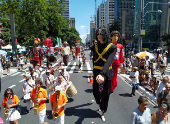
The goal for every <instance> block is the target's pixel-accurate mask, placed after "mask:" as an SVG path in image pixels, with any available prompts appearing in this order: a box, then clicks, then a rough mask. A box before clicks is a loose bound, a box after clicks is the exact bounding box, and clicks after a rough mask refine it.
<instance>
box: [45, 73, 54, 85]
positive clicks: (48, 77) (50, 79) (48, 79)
mask: <svg viewBox="0 0 170 124" xmlns="http://www.w3.org/2000/svg"><path fill="white" fill-rule="evenodd" d="M45 80H46V82H47V87H48V86H49V85H50V81H54V76H53V75H52V74H50V75H49V76H48V75H47V76H46V78H45Z"/></svg>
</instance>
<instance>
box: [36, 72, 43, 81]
mask: <svg viewBox="0 0 170 124" xmlns="http://www.w3.org/2000/svg"><path fill="white" fill-rule="evenodd" d="M36 73H37V75H38V78H39V79H40V80H42V81H43V76H42V73H41V72H40V71H39V70H36Z"/></svg>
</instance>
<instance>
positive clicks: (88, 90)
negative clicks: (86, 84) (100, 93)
mask: <svg viewBox="0 0 170 124" xmlns="http://www.w3.org/2000/svg"><path fill="white" fill-rule="evenodd" d="M85 92H86V93H92V92H93V89H86V90H85Z"/></svg>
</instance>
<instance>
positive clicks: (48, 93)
mask: <svg viewBox="0 0 170 124" xmlns="http://www.w3.org/2000/svg"><path fill="white" fill-rule="evenodd" d="M51 93H52V91H49V90H48V89H47V96H48V99H50V96H51Z"/></svg>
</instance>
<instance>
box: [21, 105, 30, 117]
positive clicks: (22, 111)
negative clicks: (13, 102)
mask: <svg viewBox="0 0 170 124" xmlns="http://www.w3.org/2000/svg"><path fill="white" fill-rule="evenodd" d="M20 108H21V112H20V114H21V115H26V114H28V113H26V110H27V107H26V106H20Z"/></svg>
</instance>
